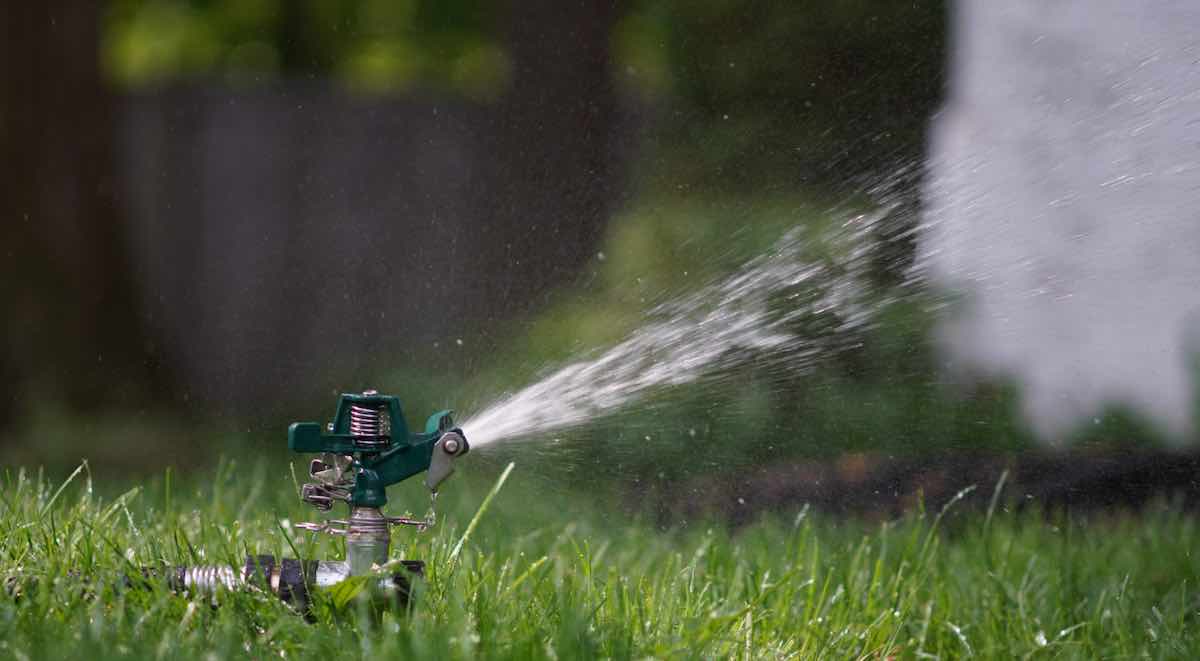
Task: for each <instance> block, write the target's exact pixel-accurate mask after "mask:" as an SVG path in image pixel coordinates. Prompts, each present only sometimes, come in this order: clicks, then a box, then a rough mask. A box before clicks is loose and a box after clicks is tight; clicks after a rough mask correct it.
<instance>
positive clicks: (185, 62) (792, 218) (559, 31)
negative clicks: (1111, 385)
mask: <svg viewBox="0 0 1200 661" xmlns="http://www.w3.org/2000/svg"><path fill="white" fill-rule="evenodd" d="M951 9H952V8H949V7H947V6H945V4H944V3H942V2H938V1H933V0H928V1H926V0H918V1H916V2H913V1H911V0H908V1H904V2H900V1H888V2H881V1H875V2H866V1H862V2H858V1H856V2H781V1H763V2H731V1H725V0H722V1H716V2H701V3H689V2H672V1H670V0H630V1H628V2H602V1H586V2H579V1H575V2H552V1H542V0H534V1H532V2H502V3H492V2H475V1H472V0H452V1H433V0H408V1H404V2H395V1H387V0H321V1H317V0H304V1H297V2H285V1H282V0H252V1H246V0H243V1H237V2H235V1H232V0H231V1H220V0H112V1H110V2H101V3H89V2H66V1H57V0H52V1H48V2H40V3H38V2H32V3H6V5H5V6H4V8H3V9H0V31H2V32H0V49H2V52H3V56H2V57H0V74H2V75H0V81H2V82H0V85H2V87H0V163H2V164H3V165H2V166H0V167H2V168H3V170H2V172H0V187H2V188H0V200H2V202H0V205H2V206H0V209H2V213H3V222H2V223H0V300H3V301H4V307H5V312H4V316H5V324H4V344H3V346H2V347H0V384H3V387H2V388H3V389H2V393H3V395H2V397H0V430H3V431H2V432H0V433H2V434H3V436H2V437H0V443H2V444H3V446H5V447H6V448H9V449H11V451H12V452H13V453H15V455H16V456H18V457H22V458H24V459H25V460H27V461H38V462H49V463H51V464H53V463H55V462H63V461H66V462H72V461H75V460H77V459H78V457H80V456H90V457H93V458H94V460H96V461H100V462H110V463H113V464H120V465H122V466H125V467H127V468H133V469H139V470H140V469H157V468H159V467H160V466H162V465H163V464H164V463H181V462H191V461H195V460H196V458H197V457H200V456H202V455H203V454H205V453H207V452H209V451H212V452H216V451H229V450H230V447H231V445H230V443H234V444H243V443H251V444H253V445H254V446H255V447H267V446H272V445H274V444H279V445H282V444H283V433H282V430H283V425H285V424H286V423H287V422H288V421H290V420H294V419H315V418H318V417H320V416H322V415H325V414H327V413H328V412H329V411H328V409H330V408H331V407H332V405H333V403H334V396H333V393H336V392H340V391H348V390H359V389H362V388H364V387H367V386H375V387H378V388H380V389H381V390H387V391H390V392H395V393H396V394H399V395H400V396H402V397H403V398H405V400H406V402H408V403H409V404H410V408H412V409H416V410H410V415H413V416H415V417H419V416H421V415H423V414H424V412H425V409H426V408H428V407H433V406H441V405H444V404H451V405H456V406H458V407H460V408H462V407H467V408H468V409H469V408H470V407H471V406H479V405H482V404H483V403H486V402H487V401H488V400H489V399H491V398H494V397H496V396H497V395H499V393H500V392H502V391H504V390H505V389H509V388H513V387H516V386H519V385H521V384H522V383H524V382H526V381H527V380H529V379H530V378H532V376H533V375H535V374H537V373H538V372H539V371H540V370H543V369H544V368H545V367H546V366H547V365H552V364H555V363H556V362H558V361H562V360H566V359H570V358H571V357H572V356H574V355H576V353H577V352H579V351H582V350H584V349H586V348H588V347H592V346H602V345H604V344H605V343H607V342H611V341H612V340H613V339H615V338H616V337H619V335H620V334H621V333H622V332H624V331H625V330H627V329H628V328H629V327H630V325H632V324H636V320H637V318H638V315H639V314H640V311H641V310H643V309H644V307H645V305H646V304H647V298H650V299H652V300H656V299H661V298H662V297H663V296H666V295H667V294H669V293H670V292H673V291H677V290H681V289H686V288H687V281H686V278H685V277H684V276H687V275H688V274H689V273H695V272H697V270H698V271H699V272H701V273H708V274H715V273H720V272H723V271H725V270H728V269H730V268H732V267H733V266H736V265H737V264H738V263H740V262H741V261H743V260H745V259H747V258H749V257H752V256H754V255H755V254H757V252H758V251H762V250H764V249H765V248H766V247H767V246H769V245H770V244H771V242H772V241H773V240H774V239H775V238H776V237H778V236H779V234H780V233H781V232H782V231H783V230H786V229H787V226H788V225H791V224H797V223H804V222H808V221H806V220H805V219H806V218H808V217H809V214H819V213H820V211H821V210H824V209H830V208H839V207H845V206H846V205H851V206H854V205H861V206H863V207H864V208H868V207H871V206H872V205H874V204H877V203H878V199H876V198H877V196H878V194H880V191H881V190H882V191H884V193H886V195H888V196H890V197H889V200H890V201H891V206H890V207H889V209H892V211H891V216H890V217H889V219H888V220H887V222H885V223H884V224H883V225H882V226H881V227H882V229H881V231H882V232H883V233H884V234H885V236H884V237H883V240H882V241H881V245H882V246H883V249H882V251H881V252H880V254H879V255H878V256H877V257H876V259H877V262H878V268H877V269H876V270H875V272H874V279H873V282H874V286H875V287H877V288H878V289H879V291H880V292H883V293H886V292H888V291H891V290H893V289H896V288H901V287H904V286H905V284H904V282H905V278H906V275H905V274H906V273H907V272H908V270H909V269H910V267H911V266H912V263H913V259H914V254H915V253H916V246H915V240H914V239H913V235H912V232H913V230H914V228H915V227H916V225H917V223H918V220H917V218H918V212H919V210H920V207H921V205H920V203H919V201H918V195H917V190H918V189H919V186H920V181H921V178H922V175H923V173H924V169H923V167H922V165H921V164H922V163H923V162H924V161H925V158H926V155H927V154H926V150H927V147H926V145H927V144H928V143H927V139H926V138H927V132H928V131H929V129H930V126H931V121H932V120H933V118H934V116H935V114H936V113H937V112H938V110H939V108H940V107H941V106H942V104H943V102H944V101H945V89H946V84H947V83H946V81H947V73H946V72H947V71H948V70H949V66H950V65H949V58H950V55H949V47H948V44H949V43H950V41H951V26H952V22H951V13H952V12H951ZM881 182H882V184H885V185H882V186H881V185H880V184H881ZM897 201H898V202H897ZM801 208H803V209H815V210H817V211H816V212H809V211H805V212H803V213H798V212H796V213H793V211H792V210H794V209H801ZM781 215H782V217H783V218H784V220H782V221H781V220H780V216H781ZM681 274H682V275H681ZM689 277H690V276H689ZM923 296H924V294H922V293H921V292H918V293H917V294H911V293H910V294H909V295H906V296H905V297H904V299H903V300H902V301H901V302H900V303H898V304H896V305H894V306H892V307H891V308H889V310H888V311H887V313H886V314H884V315H883V316H882V322H881V323H880V324H879V325H878V327H876V328H875V329H874V330H872V331H871V334H870V336H869V337H867V338H865V339H863V341H862V342H861V343H860V344H861V346H859V347H858V348H857V349H855V350H854V351H852V352H849V353H847V354H845V355H838V356H834V357H832V358H831V359H830V360H829V361H827V362H825V363H823V364H822V365H821V366H820V367H819V369H817V370H815V371H812V372H807V373H805V374H803V375H796V374H790V373H788V372H787V371H786V370H779V369H775V368H770V369H768V368H764V367H756V366H755V365H754V363H753V362H751V363H750V364H748V365H746V366H744V367H741V368H737V369H734V370H731V371H730V372H728V373H723V374H721V375H719V378H714V379H712V380H710V381H709V382H707V384H706V385H704V386H703V387H697V388H692V389H690V390H688V389H684V390H681V391H678V392H672V393H669V394H665V395H663V396H662V397H660V398H659V399H658V400H654V401H652V402H650V404H651V405H647V406H644V407H640V408H638V409H637V410H631V411H624V412H620V413H615V414H613V415H609V416H607V417H598V419H597V420H596V421H595V423H594V424H593V425H591V426H589V428H588V429H587V430H585V431H581V432H579V433H578V434H577V435H578V437H579V439H580V440H579V443H578V446H577V447H574V448H573V449H571V450H570V451H565V450H564V452H565V454H564V456H570V457H573V459H572V461H595V455H596V454H597V453H599V452H600V450H598V449H596V448H595V447H594V446H595V445H596V444H597V442H598V441H597V439H603V442H604V443H608V442H610V441H611V442H612V443H626V444H638V443H641V439H643V438H649V436H648V434H650V433H651V432H653V433H654V434H657V435H660V436H661V437H663V438H667V437H670V438H675V439H678V438H681V435H682V431H681V430H690V431H691V432H692V434H691V436H690V438H691V439H694V438H695V430H696V429H697V428H699V429H700V430H701V436H702V438H701V439H700V440H688V441H687V442H684V441H680V440H674V441H670V442H662V443H657V444H653V445H651V444H647V445H646V446H645V447H644V448H641V449H639V450H638V451H637V452H626V453H624V454H622V455H621V457H622V458H621V459H620V460H619V461H617V462H615V463H616V464H621V465H620V466H619V473H620V474H621V475H622V476H623V477H625V478H628V479H631V480H633V481H634V482H636V481H638V480H647V481H649V480H655V479H657V480H662V481H667V482H668V483H672V484H676V483H679V481H683V480H687V479H691V478H692V477H694V474H695V472H696V470H699V469H698V468H697V467H696V466H695V465H693V464H691V463H689V462H688V459H689V457H691V456H693V455H694V454H695V453H696V452H697V449H696V447H697V445H696V444H700V447H702V448H705V449H704V450H703V452H705V453H707V455H706V456H708V457H709V458H711V461H707V462H705V465H706V466H712V467H716V469H717V470H719V472H728V471H730V470H734V469H737V470H740V468H737V467H740V466H744V465H747V464H753V465H760V464H764V463H768V462H770V461H776V460H778V458H779V457H780V456H782V457H813V456H817V457H828V456H831V455H840V454H843V453H852V456H876V455H879V456H895V455H897V454H905V455H911V454H913V453H917V454H919V453H922V452H932V451H935V450H946V449H963V448H970V449H972V450H978V449H981V448H982V449H988V450H993V451H1001V452H1012V451H1018V450H1025V449H1028V448H1031V447H1034V445H1035V442H1034V440H1033V435H1032V433H1031V432H1030V430H1029V428H1028V425H1027V424H1026V423H1025V422H1024V421H1023V420H1022V418H1021V416H1020V414H1019V411H1018V408H1019V406H1018V403H1017V401H1018V395H1017V387H1016V386H1015V385H1014V384H1012V383H1011V382H1010V381H1009V380H1007V379H1006V378H1001V377H997V378H990V379H984V380H983V381H980V382H974V383H973V384H972V385H969V386H968V385H964V384H963V382H961V381H959V380H956V379H955V378H952V377H950V376H947V373H946V371H945V368H946V365H945V361H944V360H943V359H942V358H940V357H939V354H938V351H937V350H936V348H935V335H936V334H935V332H934V331H933V328H934V323H935V321H934V320H935V314H934V313H935V311H936V309H937V308H938V306H937V305H935V304H934V303H933V302H932V297H923ZM672 434H674V435H673V436H672ZM751 435H753V436H754V438H755V439H757V441H758V443H765V442H766V441H765V440H764V439H769V440H771V446H772V448H775V447H778V448H780V450H779V451H778V454H776V455H772V456H767V455H763V454H760V453H758V450H756V449H749V450H748V449H746V446H745V445H744V444H743V445H739V444H738V443H737V442H736V441H738V440H741V439H746V438H747V437H748V436H751ZM1068 436H1069V437H1070V438H1069V439H1065V440H1064V443H1065V441H1066V440H1071V439H1074V441H1075V442H1076V443H1078V444H1083V445H1088V446H1089V447H1092V446H1094V447H1101V448H1105V449H1109V448H1112V447H1117V446H1119V447H1127V446H1129V445H1130V444H1132V445H1142V444H1156V443H1159V442H1160V439H1159V437H1158V436H1157V433H1156V432H1155V431H1154V429H1153V428H1152V427H1151V426H1149V425H1147V424H1146V423H1145V421H1143V420H1142V419H1141V418H1139V417H1138V416H1137V415H1136V414H1134V413H1132V412H1130V411H1128V410H1127V409H1125V408H1122V407H1120V406H1116V407H1113V408H1111V409H1109V410H1108V412H1106V413H1105V414H1104V415H1102V416H1099V417H1098V418H1097V422H1096V424H1094V425H1088V426H1086V427H1085V428H1083V429H1082V431H1078V432H1071V433H1070V434H1069V435H1068ZM230 439H234V440H233V441H230ZM714 439H718V440H719V442H718V440H714ZM721 439H728V442H726V441H725V440H721ZM1089 444H1090V445H1089ZM232 447H244V445H234V446H232ZM754 447H755V448H759V447H762V446H761V445H760V444H756V445H755V446H754ZM234 451H237V450H236V449H235V450H234ZM512 451H513V452H516V451H517V450H512ZM605 461H606V464H612V463H614V462H613V461H612V460H611V457H606V459H605ZM854 465H857V464H854ZM710 470H714V469H710ZM780 479H783V478H780Z"/></svg>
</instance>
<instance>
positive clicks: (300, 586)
mask: <svg viewBox="0 0 1200 661" xmlns="http://www.w3.org/2000/svg"><path fill="white" fill-rule="evenodd" d="M399 565H400V566H401V567H403V569H402V570H401V571H397V572H393V573H392V574H391V575H390V576H381V577H380V578H379V579H378V582H377V585H376V586H375V587H376V588H377V589H378V590H379V591H380V592H381V593H384V594H388V595H390V596H394V599H395V603H394V605H395V606H396V607H397V608H399V609H400V610H404V609H406V608H407V607H408V603H409V599H410V598H411V596H412V581H413V579H416V578H423V577H424V576H425V563H424V562H422V561H420V560H401V561H399ZM352 569H353V567H352V565H351V564H350V563H349V562H346V561H337V560H303V561H301V560H296V559H295V558H280V559H278V561H277V560H276V558H275V556H273V555H254V556H249V557H247V558H246V563H245V565H244V566H243V568H242V570H241V572H238V571H236V570H235V569H234V568H232V567H222V566H207V567H177V568H175V569H174V570H173V571H172V572H171V574H170V576H169V578H168V581H169V583H168V584H169V586H170V587H171V589H173V590H176V591H179V592H188V593H191V594H216V593H218V592H220V591H222V590H239V589H247V588H248V587H255V588H258V589H261V590H266V591H268V592H270V593H271V594H274V595H275V596H277V597H279V598H280V599H281V600H283V602H284V603H287V604H289V605H291V606H292V607H294V608H296V609H297V610H300V611H304V612H307V611H308V610H309V606H310V605H311V595H312V594H313V592H314V591H316V590H322V589H329V588H332V587H334V586H336V585H337V584H339V583H341V582H342V581H344V580H346V579H348V578H350V577H351V576H360V575H362V574H363V573H364V572H362V571H358V572H355V571H352Z"/></svg>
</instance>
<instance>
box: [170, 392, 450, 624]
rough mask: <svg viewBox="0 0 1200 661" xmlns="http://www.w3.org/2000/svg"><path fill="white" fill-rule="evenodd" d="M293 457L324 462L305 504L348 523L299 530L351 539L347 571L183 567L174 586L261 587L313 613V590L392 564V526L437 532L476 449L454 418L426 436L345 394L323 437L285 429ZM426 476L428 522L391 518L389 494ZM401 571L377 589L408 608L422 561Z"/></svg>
mask: <svg viewBox="0 0 1200 661" xmlns="http://www.w3.org/2000/svg"><path fill="white" fill-rule="evenodd" d="M288 448H290V449H291V450H292V451H293V452H300V453H320V454H322V455H323V456H322V458H320V459H314V460H313V461H312V463H311V464H310V465H309V475H310V476H311V477H312V478H313V479H314V480H315V481H314V482H310V483H308V484H305V485H304V487H303V488H302V490H301V493H300V498H301V499H302V500H304V501H305V502H307V503H309V504H310V505H312V506H313V507H315V508H316V509H318V510H320V511H323V512H327V511H329V510H330V509H332V508H333V505H334V503H335V502H338V501H341V502H344V503H346V504H347V505H348V506H349V508H350V511H349V517H348V518H345V519H332V520H328V521H326V522H324V523H301V524H298V526H297V527H299V528H301V529H304V530H312V531H316V532H323V533H329V534H333V535H341V536H344V537H345V539H346V559H345V560H344V561H328V560H319V561H300V560H296V559H292V558H282V559H280V561H279V562H278V563H276V561H275V557H274V556H270V555H261V556H252V557H249V558H247V559H246V565H245V567H244V569H243V570H242V572H241V573H240V574H239V573H238V572H236V571H235V570H233V569H232V568H230V567H184V568H180V569H178V570H176V573H175V575H174V576H173V577H172V579H173V581H172V583H173V584H174V585H175V586H176V587H179V588H183V589H186V590H193V591H196V590H198V591H214V590H216V589H219V588H229V589H232V588H237V587H239V586H244V585H257V586H259V587H261V588H267V589H270V590H271V592H273V593H275V594H276V595H278V596H279V597H280V598H282V599H284V600H285V601H288V602H291V603H293V604H295V605H296V606H298V607H301V608H307V605H308V595H309V592H310V591H311V589H312V588H329V587H332V586H334V585H336V584H337V583H340V582H341V581H344V580H346V579H348V578H350V577H352V576H363V575H370V574H374V573H375V572H376V570H377V569H378V568H380V567H383V566H385V565H386V564H387V563H388V551H389V548H390V545H391V527H392V526H413V527H415V528H417V529H418V530H424V529H426V528H428V527H430V526H432V525H433V524H434V513H433V502H435V501H436V498H437V489H438V486H439V485H440V484H441V483H442V482H443V481H444V480H445V479H446V478H447V477H449V476H450V474H451V473H453V472H454V461H455V459H457V458H458V457H461V456H463V455H464V454H466V453H467V450H468V449H469V446H468V445H467V439H466V438H465V437H464V436H463V433H462V430H461V429H458V428H456V427H454V422H453V420H452V419H451V412H450V411H441V412H439V413H435V414H433V415H432V416H430V417H429V420H428V421H427V422H426V423H425V432H424V433H420V434H415V433H412V434H410V433H409V431H408V426H407V424H406V423H405V421H404V414H403V412H402V411H401V409H400V400H399V399H397V398H395V397H392V396H390V395H380V394H379V393H378V392H376V391H374V390H366V391H363V393H362V394H343V395H342V396H341V398H340V399H339V400H338V407H337V412H336V414H335V415H334V418H333V422H330V423H329V424H328V426H327V427H326V428H325V429H324V430H323V429H322V428H321V425H320V424H318V423H315V422H296V423H293V424H292V425H291V426H290V427H289V428H288ZM422 472H424V473H425V486H426V487H428V488H429V491H430V498H431V505H430V510H429V514H428V515H426V517H425V518H424V519H410V518H405V517H393V516H387V515H385V514H384V513H383V507H384V506H385V505H386V504H387V491H386V490H387V487H388V486H390V485H393V484H396V483H398V482H402V481H404V480H407V479H408V478H410V477H412V476H414V475H417V474H419V473H422ZM399 564H400V566H401V567H402V568H403V569H402V570H401V571H399V572H397V573H394V574H392V575H391V576H390V577H385V578H382V579H380V581H379V583H380V585H379V587H380V588H381V589H382V590H383V591H385V592H389V593H394V594H395V595H396V597H397V598H398V599H399V600H400V601H401V602H402V603H403V602H405V601H407V598H408V594H409V576H410V575H416V576H421V575H422V574H423V573H424V568H425V565H424V563H423V562H421V561H416V560H404V561H401V562H400V563H399Z"/></svg>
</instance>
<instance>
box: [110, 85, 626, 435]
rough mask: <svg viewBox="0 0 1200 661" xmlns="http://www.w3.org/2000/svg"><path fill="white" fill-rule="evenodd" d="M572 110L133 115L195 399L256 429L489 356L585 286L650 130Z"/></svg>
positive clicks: (177, 93) (245, 102)
mask: <svg viewBox="0 0 1200 661" xmlns="http://www.w3.org/2000/svg"><path fill="white" fill-rule="evenodd" d="M565 107H566V108H567V110H565V111H562V112H558V113H555V114H554V116H552V117H548V118H545V117H544V118H540V119H539V118H535V117H529V118H524V117H520V118H514V117H511V116H505V115H504V112H505V108H504V106H503V104H497V105H496V106H487V107H485V106H481V105H473V104H470V103H468V102H465V101H461V100H453V101H450V100H446V101H435V100H428V97H422V99H421V100H413V99H411V98H408V99H406V98H383V97H359V96H356V95H354V94H351V93H349V92H346V91H344V90H341V89H340V88H338V87H336V86H335V85H333V84H332V83H329V84H326V83H303V82H297V83H289V84H286V85H282V86H278V87H274V88H269V89H263V88H247V89H244V90H236V89H234V90H231V89H225V88H218V87H202V86H201V87H187V88H178V89H169V90H163V91H161V92H157V93H153V94H145V95H136V96H130V97H127V98H126V99H125V100H124V106H123V109H122V113H123V120H122V132H123V134H122V136H121V141H120V146H121V161H122V169H123V173H122V177H121V179H122V180H123V181H124V182H125V186H126V189H125V192H124V194H123V196H122V199H123V203H124V207H125V211H126V213H127V215H128V218H129V225H130V228H129V229H130V236H131V237H132V239H133V242H134V246H133V250H132V253H133V255H134V257H135V262H136V267H137V277H136V280H137V282H138V285H139V287H140V289H141V291H140V293H141V295H142V296H143V297H144V307H143V309H144V310H145V311H146V314H147V315H148V323H149V326H150V330H151V337H152V338H155V341H156V342H158V343H159V344H160V345H159V346H158V347H156V349H155V352H156V353H158V354H159V355H161V356H164V357H166V359H167V362H168V363H169V364H170V365H171V366H172V367H173V369H175V370H176V371H177V372H178V376H179V377H180V382H181V383H183V384H185V385H184V387H185V388H186V389H187V392H186V393H185V395H186V396H188V397H190V398H193V399H195V400H199V401H203V402H204V403H206V404H207V405H210V406H212V405H215V406H224V407H226V410H228V411H231V412H240V413H244V412H246V411H249V410H253V409H254V408H256V406H257V405H255V404H252V403H254V402H264V401H267V402H269V401H271V400H272V392H277V391H279V390H280V389H286V390H287V392H288V393H289V397H291V398H294V397H296V396H311V395H313V394H315V393H318V392H322V391H328V390H330V389H336V388H353V387H360V386H361V385H362V384H361V383H357V382H356V381H355V379H356V378H361V377H357V376H355V375H360V374H375V373H378V372H379V371H380V368H381V367H382V366H391V365H393V364H394V365H395V366H396V367H401V366H402V365H403V364H404V363H405V361H407V360H412V359H415V360H418V361H420V362H421V363H422V364H425V365H427V364H429V361H430V359H431V358H432V357H436V356H438V355H439V354H441V355H442V356H443V357H444V356H445V355H448V354H446V353H445V352H454V351H460V350H462V349H460V348H459V344H458V342H457V340H458V339H460V338H468V340H469V341H471V342H487V341H489V340H488V335H487V330H488V329H489V327H490V326H491V325H492V324H494V323H495V322H496V321H497V320H498V319H502V318H504V317H505V316H507V315H510V314H511V313H512V312H513V311H518V310H521V309H525V308H528V307H530V306H531V305H536V304H537V302H538V299H539V296H540V295H541V292H542V290H544V289H546V287H547V286H548V283H553V282H558V281H564V280H567V279H569V278H570V277H572V275H573V274H576V273H578V270H579V269H580V267H581V265H582V264H584V263H586V260H587V259H588V257H589V256H590V255H593V254H594V252H595V248H596V245H595V244H596V243H597V241H598V240H599V238H600V236H601V230H602V227H603V223H604V222H605V220H606V218H607V217H608V216H609V215H610V213H611V211H612V206H613V205H614V204H616V203H617V200H619V199H620V197H621V196H620V190H621V188H622V180H621V179H622V178H621V176H620V173H621V172H622V170H623V168H622V167H621V163H622V162H623V160H624V159H623V154H624V153H625V152H626V151H627V150H626V149H624V148H623V145H626V144H628V143H629V141H630V137H631V134H632V131H631V130H630V127H631V126H632V122H631V121H628V120H627V119H624V118H623V117H624V115H622V116H618V113H617V112H615V111H607V112H605V113H604V116H600V117H597V116H596V114H595V112H594V108H582V109H581V110H580V111H579V112H578V113H575V114H572V110H571V108H572V107H573V106H572V105H571V103H570V102H569V101H568V102H567V103H566V106H565ZM513 145H523V147H521V148H520V149H517V150H514V148H513ZM547 163H549V164H551V165H552V167H553V170H554V171H553V172H547V171H546V164H547ZM543 176H544V177H545V179H546V180H548V181H550V180H553V181H554V182H555V184H554V185H553V186H547V187H545V188H542V187H539V186H538V185H537V179H538V178H539V177H543ZM539 246H544V250H542V251H541V252H540V253H539V250H540V249H539ZM386 361H394V363H387V362H386Z"/></svg>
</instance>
